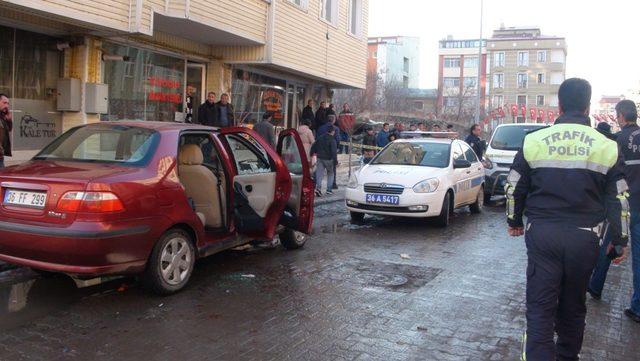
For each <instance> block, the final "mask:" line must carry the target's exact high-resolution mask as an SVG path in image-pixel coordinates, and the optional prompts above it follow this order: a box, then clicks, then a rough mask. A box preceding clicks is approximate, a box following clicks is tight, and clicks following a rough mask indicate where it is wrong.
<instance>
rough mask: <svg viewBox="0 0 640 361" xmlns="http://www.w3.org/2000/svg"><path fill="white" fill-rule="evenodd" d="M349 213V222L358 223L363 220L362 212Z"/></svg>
mask: <svg viewBox="0 0 640 361" xmlns="http://www.w3.org/2000/svg"><path fill="white" fill-rule="evenodd" d="M349 215H350V216H351V223H354V224H359V223H362V222H364V213H360V212H349Z"/></svg>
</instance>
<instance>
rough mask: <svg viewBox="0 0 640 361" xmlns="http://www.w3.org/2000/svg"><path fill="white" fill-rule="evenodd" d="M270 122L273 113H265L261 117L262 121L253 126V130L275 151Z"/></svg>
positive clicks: (273, 135) (273, 131) (274, 136)
mask: <svg viewBox="0 0 640 361" xmlns="http://www.w3.org/2000/svg"><path fill="white" fill-rule="evenodd" d="M271 120H273V113H272V112H266V113H264V114H263V115H262V121H261V122H260V123H258V124H256V125H254V126H253V130H254V131H255V132H256V133H258V134H260V136H261V137H262V138H264V140H266V141H267V142H268V143H269V144H270V145H271V147H272V148H273V149H276V135H275V130H274V127H273V124H271Z"/></svg>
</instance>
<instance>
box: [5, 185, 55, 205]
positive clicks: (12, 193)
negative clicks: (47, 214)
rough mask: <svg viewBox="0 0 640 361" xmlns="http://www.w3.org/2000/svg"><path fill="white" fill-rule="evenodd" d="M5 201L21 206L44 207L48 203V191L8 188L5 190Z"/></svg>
mask: <svg viewBox="0 0 640 361" xmlns="http://www.w3.org/2000/svg"><path fill="white" fill-rule="evenodd" d="M3 203H4V204H9V205H13V206H21V207H30V208H44V205H45V204H46V203H47V193H46V192H28V191H23V190H20V189H7V190H6V191H5V192H4V202H3Z"/></svg>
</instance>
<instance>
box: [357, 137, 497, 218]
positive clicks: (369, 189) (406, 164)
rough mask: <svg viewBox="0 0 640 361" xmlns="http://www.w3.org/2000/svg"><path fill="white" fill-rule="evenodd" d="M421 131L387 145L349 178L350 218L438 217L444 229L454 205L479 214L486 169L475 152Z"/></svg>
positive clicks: (464, 145)
mask: <svg viewBox="0 0 640 361" xmlns="http://www.w3.org/2000/svg"><path fill="white" fill-rule="evenodd" d="M424 135H426V136H427V137H412V139H398V140H396V141H394V142H393V143H390V144H389V145H387V146H386V147H385V148H384V149H383V150H381V151H380V153H378V154H377V155H376V157H375V158H373V159H372V160H371V162H370V163H369V164H367V165H365V166H363V167H362V168H361V169H360V170H359V171H357V172H356V173H355V174H354V176H352V178H351V179H350V180H349V184H348V186H347V190H346V195H345V198H346V206H347V209H348V210H349V211H350V213H351V219H352V220H353V221H354V222H361V221H362V220H363V218H364V215H365V214H367V213H369V214H381V215H388V216H401V217H437V220H436V221H437V223H438V224H439V225H441V226H443V227H444V226H447V225H448V224H449V215H450V213H451V211H453V209H454V208H459V207H463V206H470V207H471V211H472V212H474V213H477V212H480V210H481V208H482V205H483V202H484V191H483V187H484V168H483V166H482V163H480V160H478V157H477V156H476V154H475V153H474V151H473V150H472V149H471V147H469V145H468V144H467V143H465V142H463V141H460V140H457V139H442V138H431V137H429V136H436V134H432V135H430V133H425V134H424Z"/></svg>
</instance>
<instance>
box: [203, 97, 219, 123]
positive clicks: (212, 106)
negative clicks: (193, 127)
mask: <svg viewBox="0 0 640 361" xmlns="http://www.w3.org/2000/svg"><path fill="white" fill-rule="evenodd" d="M218 119H219V118H218V106H217V105H216V93H214V92H209V93H208V94H207V100H205V102H204V103H202V104H201V105H200V106H199V107H198V124H202V125H208V126H210V127H219V126H220V123H219V122H218Z"/></svg>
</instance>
